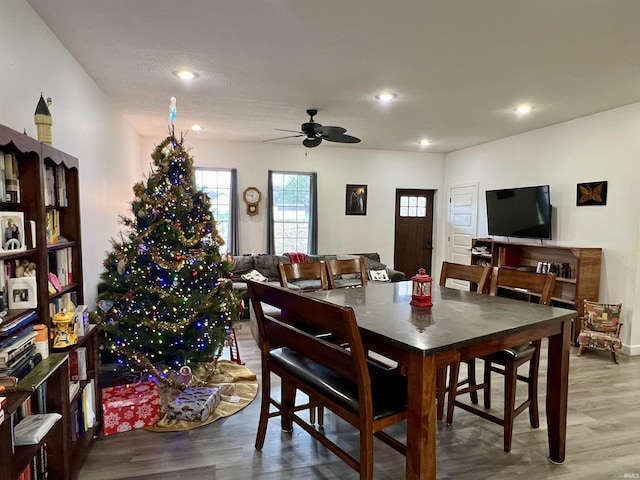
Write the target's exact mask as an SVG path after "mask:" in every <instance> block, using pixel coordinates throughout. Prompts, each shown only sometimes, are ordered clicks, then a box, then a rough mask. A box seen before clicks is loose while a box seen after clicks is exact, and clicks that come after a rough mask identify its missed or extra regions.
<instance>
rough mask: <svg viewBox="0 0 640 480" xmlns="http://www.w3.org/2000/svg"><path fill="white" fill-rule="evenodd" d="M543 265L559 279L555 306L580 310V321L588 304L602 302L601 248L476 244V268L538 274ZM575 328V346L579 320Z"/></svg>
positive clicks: (473, 257) (477, 241) (473, 256)
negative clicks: (511, 269)
mask: <svg viewBox="0 0 640 480" xmlns="http://www.w3.org/2000/svg"><path fill="white" fill-rule="evenodd" d="M483 247H484V248H483ZM540 262H542V263H544V264H548V265H551V268H552V269H553V271H555V273H556V274H557V275H558V276H557V279H556V286H555V288H554V291H553V295H552V297H551V304H552V305H554V306H557V307H564V308H571V309H573V310H576V311H577V312H578V319H579V318H580V317H581V316H582V315H583V307H584V300H591V301H594V302H597V301H598V298H599V295H600V266H601V263H602V249H601V248H580V247H563V246H559V245H537V244H534V243H524V242H518V243H514V242H509V241H498V240H493V239H490V238H484V239H483V238H476V239H473V240H472V249H471V264H472V265H490V266H494V267H502V266H505V267H512V268H520V269H526V270H531V271H534V272H535V271H536V269H537V268H538V264H539V263H540ZM547 268H549V267H547ZM573 326H574V328H573V331H572V333H571V338H572V341H573V342H574V344H575V342H576V340H577V338H578V334H579V333H580V322H579V320H578V321H574V323H573Z"/></svg>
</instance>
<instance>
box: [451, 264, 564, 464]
mask: <svg viewBox="0 0 640 480" xmlns="http://www.w3.org/2000/svg"><path fill="white" fill-rule="evenodd" d="M555 282H556V275H555V274H554V273H535V272H529V271H521V270H515V269H511V268H504V267H493V271H492V275H491V281H490V285H489V295H493V296H497V295H500V294H501V293H502V292H504V291H507V292H509V293H510V294H511V295H516V296H524V297H528V298H529V300H533V301H535V300H537V301H538V303H540V304H542V305H549V302H550V301H551V295H552V294H553V289H554V286H555ZM502 294H503V293H502ZM540 344H541V341H540V340H536V341H535V342H531V343H527V344H525V345H517V346H515V347H512V348H507V349H504V350H500V351H498V352H495V353H492V354H490V355H486V356H483V357H482V360H484V378H483V382H482V383H481V384H478V385H477V387H478V388H477V390H483V397H484V408H485V410H481V409H479V408H478V407H476V406H475V405H469V404H466V403H463V402H461V401H459V400H457V399H456V396H457V392H456V391H453V390H451V391H449V395H450V399H449V401H452V402H453V403H454V405H455V406H456V407H459V408H462V409H463V410H466V411H468V412H470V413H473V414H475V415H478V416H480V417H482V418H484V419H486V420H489V421H491V422H493V423H496V424H498V425H501V426H502V427H503V431H504V451H505V452H510V451H511V443H512V438H513V421H514V419H515V417H517V416H518V415H519V414H520V413H522V412H523V411H525V410H527V409H528V410H529V422H530V423H531V426H532V427H533V428H538V427H539V426H540V416H539V412H538V368H539V365H540ZM527 362H529V372H528V374H527V375H521V374H519V373H518V367H520V366H521V365H524V364H525V363H527ZM491 373H498V374H500V375H503V376H504V413H503V416H502V417H498V416H496V415H493V414H492V413H490V412H488V411H487V410H489V409H490V408H491ZM518 380H520V381H522V382H524V383H526V384H527V387H528V388H527V398H526V400H525V401H524V402H522V403H521V404H520V405H518V406H516V387H517V382H518ZM452 420H453V418H452V415H451V416H449V415H448V418H447V423H449V424H451V422H452Z"/></svg>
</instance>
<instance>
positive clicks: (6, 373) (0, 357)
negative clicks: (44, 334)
mask: <svg viewBox="0 0 640 480" xmlns="http://www.w3.org/2000/svg"><path fill="white" fill-rule="evenodd" d="M35 338H36V331H35V330H34V329H33V327H32V326H27V327H24V328H22V329H20V330H18V331H16V332H15V333H14V334H12V335H10V336H8V337H6V338H2V339H1V340H0V384H4V385H7V384H9V385H10V384H11V383H12V382H13V383H14V384H15V383H16V382H18V381H20V380H21V379H22V378H24V377H25V376H26V375H27V374H28V373H29V372H30V371H31V369H32V368H33V367H35V366H36V365H37V364H38V363H40V362H41V361H42V354H41V353H40V352H39V351H38V350H37V348H36V344H35Z"/></svg>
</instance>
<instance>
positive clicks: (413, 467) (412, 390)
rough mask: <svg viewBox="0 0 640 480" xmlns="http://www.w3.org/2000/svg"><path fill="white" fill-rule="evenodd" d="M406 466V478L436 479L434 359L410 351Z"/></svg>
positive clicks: (415, 479)
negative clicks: (412, 353) (411, 353)
mask: <svg viewBox="0 0 640 480" xmlns="http://www.w3.org/2000/svg"><path fill="white" fill-rule="evenodd" d="M407 382H408V390H409V399H408V405H407V468H406V478H407V479H410V480H419V479H420V480H436V423H437V420H436V362H435V358H434V357H420V356H418V355H411V356H410V357H409V361H408V365H407Z"/></svg>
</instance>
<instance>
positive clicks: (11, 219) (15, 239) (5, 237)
mask: <svg viewBox="0 0 640 480" xmlns="http://www.w3.org/2000/svg"><path fill="white" fill-rule="evenodd" d="M0 228H1V229H2V242H1V243H0V252H17V251H20V250H26V249H27V245H26V244H25V242H24V238H25V235H24V212H0Z"/></svg>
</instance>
